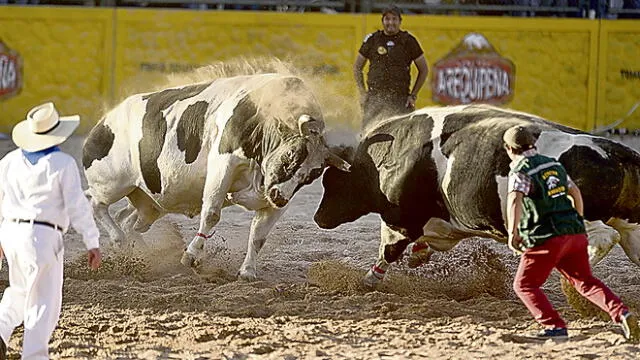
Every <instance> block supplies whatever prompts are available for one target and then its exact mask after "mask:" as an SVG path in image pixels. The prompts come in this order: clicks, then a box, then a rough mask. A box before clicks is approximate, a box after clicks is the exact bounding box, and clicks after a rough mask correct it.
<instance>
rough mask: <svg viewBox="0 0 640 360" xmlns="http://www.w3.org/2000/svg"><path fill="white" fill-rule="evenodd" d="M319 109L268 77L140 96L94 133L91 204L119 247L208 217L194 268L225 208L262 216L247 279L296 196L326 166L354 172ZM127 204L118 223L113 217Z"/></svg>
mask: <svg viewBox="0 0 640 360" xmlns="http://www.w3.org/2000/svg"><path fill="white" fill-rule="evenodd" d="M323 129H324V121H323V118H322V113H321V109H320V106H319V105H318V103H317V101H316V99H315V98H314V96H313V94H312V93H311V92H310V91H309V90H308V88H307V87H306V86H305V84H304V82H303V81H302V80H301V79H299V78H297V77H293V76H284V75H278V74H260V75H251V76H238V77H232V78H221V79H217V80H214V81H212V82H207V83H199V84H193V85H188V86H183V87H176V88H170V89H166V90H162V91H158V92H154V93H147V94H138V95H133V96H131V97H129V98H127V99H126V100H124V101H123V102H122V103H121V104H119V105H118V106H117V107H115V108H114V109H112V110H111V111H110V112H109V113H108V114H107V115H106V116H105V117H104V118H103V119H102V120H101V121H100V122H99V123H98V124H97V125H96V126H95V127H94V128H93V129H92V130H91V132H90V133H89V135H88V137H87V139H86V140H85V144H84V148H83V159H82V161H83V166H84V169H85V174H86V178H87V182H88V185H89V189H88V191H87V192H88V195H90V196H91V201H92V204H93V207H94V211H95V214H96V217H97V218H98V220H99V221H100V222H101V223H102V224H103V226H104V227H105V228H106V230H107V231H108V233H109V235H110V238H111V240H112V241H113V242H116V243H120V242H122V241H123V240H124V238H125V232H123V229H124V231H138V232H144V231H146V230H148V229H149V227H150V226H151V224H152V223H153V222H154V221H156V220H157V219H158V218H160V217H161V216H163V215H164V214H166V213H180V214H185V215H187V216H189V217H194V216H196V215H198V214H199V215H200V226H199V228H198V232H197V234H196V235H195V237H194V238H193V240H192V241H191V242H190V244H189V246H188V247H187V249H186V250H185V252H184V254H183V257H182V263H183V264H185V265H187V266H194V264H195V263H196V260H197V259H198V256H199V255H200V253H201V252H202V249H203V247H204V240H205V239H206V238H207V237H209V236H208V234H210V232H211V231H212V228H213V227H214V226H215V225H216V224H217V223H218V221H219V220H220V212H221V209H222V208H223V207H226V206H229V205H240V206H243V207H245V208H246V209H249V210H255V216H254V218H253V221H252V223H251V230H250V235H249V243H248V250H247V255H246V258H245V260H244V263H243V264H242V267H241V269H240V271H239V275H240V277H241V278H245V279H253V278H255V277H256V258H257V255H258V252H259V251H260V249H261V248H262V246H263V244H264V242H265V240H266V236H267V234H268V233H269V231H270V230H271V229H272V228H273V226H274V225H275V223H276V221H277V220H278V218H279V217H280V216H281V215H282V214H283V212H284V211H285V209H286V206H287V204H288V202H289V200H291V198H292V197H293V195H294V194H295V193H296V192H297V191H298V189H300V187H302V186H303V185H305V184H309V183H311V182H312V181H313V180H314V179H316V178H318V177H319V176H320V175H322V172H323V171H324V168H325V167H326V166H331V165H333V166H338V167H340V168H341V169H343V170H347V169H348V166H349V165H348V164H347V163H346V162H344V161H343V160H342V159H340V158H339V157H338V156H336V155H334V154H332V153H331V152H330V150H329V148H328V147H327V146H326V144H325V141H324V137H323V134H322V133H323ZM123 197H127V199H128V200H129V202H130V205H129V206H128V207H126V208H124V209H123V210H121V212H120V213H118V214H117V215H116V219H118V220H122V221H121V225H122V228H121V227H120V226H119V224H117V223H116V222H115V221H114V220H113V218H111V216H110V215H109V211H108V208H109V206H110V205H111V204H113V203H115V202H116V201H118V200H120V199H122V198H123Z"/></svg>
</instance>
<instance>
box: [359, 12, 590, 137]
mask: <svg viewBox="0 0 640 360" xmlns="http://www.w3.org/2000/svg"><path fill="white" fill-rule="evenodd" d="M402 25H403V27H404V28H405V30H408V31H409V32H410V33H412V34H413V35H414V36H416V38H418V40H419V41H420V44H421V45H422V48H423V50H424V52H425V56H426V58H427V62H428V64H429V66H430V68H433V64H434V63H435V62H436V61H438V60H439V59H442V58H443V57H445V56H446V55H447V54H448V53H449V52H450V51H451V50H453V49H454V48H455V47H456V46H457V45H458V44H459V43H460V41H461V40H462V39H463V38H464V36H465V35H466V34H469V33H471V32H475V33H479V34H482V35H483V36H484V37H485V38H486V39H487V40H488V41H489V43H490V44H491V45H493V47H494V48H495V50H496V51H497V52H498V53H499V54H500V55H501V56H502V57H504V58H507V59H510V60H511V61H512V62H513V63H514V64H515V75H516V78H515V93H514V97H513V99H512V101H511V102H509V103H507V104H504V105H502V106H505V107H510V108H514V109H517V110H521V111H526V112H531V113H534V114H538V115H540V116H543V117H546V118H548V119H552V120H554V121H557V122H561V123H563V124H566V125H569V126H572V127H576V128H580V129H591V128H592V124H593V117H594V109H595V95H596V93H595V89H596V80H597V79H596V71H597V44H598V23H597V22H595V21H590V20H570V19H562V20H558V19H536V18H495V17H463V18H452V17H446V16H405V17H404V18H403V21H402ZM366 26H367V30H368V31H369V32H370V31H373V30H376V29H378V28H380V27H381V26H382V25H381V18H380V16H379V15H368V16H367V25H366ZM414 68H415V67H414ZM433 75H434V74H433V73H432V72H430V74H429V77H430V78H431V77H432V76H433ZM414 78H415V76H414ZM431 98H432V93H431V89H430V88H429V84H426V85H425V87H423V90H422V91H421V93H420V99H419V100H420V101H419V102H418V105H420V106H423V105H432V104H433V102H432V101H431Z"/></svg>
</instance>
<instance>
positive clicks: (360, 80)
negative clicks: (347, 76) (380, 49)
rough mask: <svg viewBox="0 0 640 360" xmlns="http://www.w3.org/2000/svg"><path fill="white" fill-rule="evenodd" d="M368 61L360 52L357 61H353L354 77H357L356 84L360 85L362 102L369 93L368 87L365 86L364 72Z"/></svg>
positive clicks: (359, 92) (359, 90) (359, 91)
mask: <svg viewBox="0 0 640 360" xmlns="http://www.w3.org/2000/svg"><path fill="white" fill-rule="evenodd" d="M366 62H367V58H365V57H364V56H362V54H360V53H358V55H357V57H356V62H355V63H353V77H354V78H355V79H356V86H357V87H358V95H359V96H360V101H361V102H362V100H363V99H364V96H365V94H366V93H367V89H366V88H365V87H364V75H363V74H362V70H363V69H364V64H365V63H366Z"/></svg>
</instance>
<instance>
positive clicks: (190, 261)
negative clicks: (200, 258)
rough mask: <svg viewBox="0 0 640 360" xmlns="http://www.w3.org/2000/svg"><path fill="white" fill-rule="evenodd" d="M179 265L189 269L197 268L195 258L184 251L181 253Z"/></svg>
mask: <svg viewBox="0 0 640 360" xmlns="http://www.w3.org/2000/svg"><path fill="white" fill-rule="evenodd" d="M180 263H181V264H182V265H184V266H186V267H189V268H195V267H197V263H196V257H195V256H194V255H193V254H189V253H188V252H186V251H185V252H183V253H182V258H181V259H180Z"/></svg>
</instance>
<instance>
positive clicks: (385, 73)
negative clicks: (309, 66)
mask: <svg viewBox="0 0 640 360" xmlns="http://www.w3.org/2000/svg"><path fill="white" fill-rule="evenodd" d="M401 22H402V15H401V13H400V9H399V8H398V7H397V6H391V7H388V8H386V9H385V10H384V11H383V12H382V26H383V30H378V31H376V32H374V33H371V34H369V35H367V36H366V37H365V39H364V43H363V44H362V46H361V47H360V51H359V52H358V56H357V58H356V62H355V63H354V65H353V74H354V76H355V78H356V85H357V86H358V91H359V93H360V99H361V104H362V107H363V122H362V126H363V127H364V126H365V125H367V124H368V123H370V122H372V121H373V120H374V119H383V118H385V117H389V116H393V115H398V114H405V113H408V112H411V111H413V110H414V108H415V105H416V98H417V96H418V92H419V91H420V88H422V85H423V84H424V82H425V80H426V79H427V74H428V72H429V68H428V66H427V61H426V59H425V57H424V53H423V51H422V48H421V47H420V44H419V43H418V41H417V40H416V38H415V37H413V35H411V34H409V33H408V32H407V31H401V30H400V24H401ZM367 60H369V72H368V73H367V88H368V89H367V88H365V86H364V77H363V75H362V69H363V68H364V65H365V63H366V62H367ZM412 62H414V63H415V64H416V67H417V68H418V77H417V78H416V81H415V83H414V85H413V89H411V91H409V85H410V83H411V73H410V70H411V63H412Z"/></svg>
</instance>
